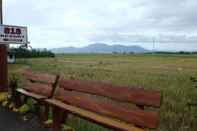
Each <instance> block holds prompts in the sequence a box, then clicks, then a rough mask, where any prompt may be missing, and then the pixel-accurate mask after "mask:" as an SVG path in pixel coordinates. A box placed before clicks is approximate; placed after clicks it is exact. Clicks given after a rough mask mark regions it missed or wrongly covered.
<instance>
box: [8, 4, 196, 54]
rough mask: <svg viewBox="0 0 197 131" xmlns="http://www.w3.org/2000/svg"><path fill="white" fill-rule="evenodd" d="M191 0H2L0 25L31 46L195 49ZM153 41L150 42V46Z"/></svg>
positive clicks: (194, 24) (194, 21)
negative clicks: (24, 33)
mask: <svg viewBox="0 0 197 131" xmlns="http://www.w3.org/2000/svg"><path fill="white" fill-rule="evenodd" d="M196 12H197V1H196V0H40V1H36V0H4V24H7V25H21V26H27V27H28V37H29V41H30V43H31V45H32V46H33V47H34V48H48V49H49V48H58V47H69V46H74V47H81V46H86V45H89V44H93V43H106V44H109V45H114V44H122V45H140V46H142V47H144V48H147V49H155V50H186V51H197V15H196ZM153 41H155V46H153Z"/></svg>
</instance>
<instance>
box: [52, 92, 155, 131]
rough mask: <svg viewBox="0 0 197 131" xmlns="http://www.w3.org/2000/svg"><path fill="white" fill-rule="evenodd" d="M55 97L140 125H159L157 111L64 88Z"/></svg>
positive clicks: (151, 126) (147, 126) (153, 126)
mask: <svg viewBox="0 0 197 131" xmlns="http://www.w3.org/2000/svg"><path fill="white" fill-rule="evenodd" d="M55 98H56V99H58V100H61V101H63V102H65V103H67V104H70V105H73V106H76V107H80V108H82V109H86V110H89V111H92V112H96V113H98V114H101V115H105V116H108V117H113V118H116V119H119V120H122V121H125V122H128V123H132V124H134V125H137V126H140V127H145V128H156V127H157V126H158V114H157V113H156V112H150V111H143V110H140V109H129V108H127V107H123V106H122V105H118V104H117V103H114V102H113V101H107V100H103V99H97V98H95V97H91V96H87V95H82V94H81V93H77V92H73V91H66V90H63V89H59V91H57V93H56V95H55Z"/></svg>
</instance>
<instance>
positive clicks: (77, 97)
mask: <svg viewBox="0 0 197 131" xmlns="http://www.w3.org/2000/svg"><path fill="white" fill-rule="evenodd" d="M46 102H47V103H49V104H50V105H52V106H53V107H54V110H53V114H54V116H53V121H54V123H53V131H60V125H61V122H62V120H64V119H66V116H67V115H68V113H72V114H74V115H77V116H80V117H82V118H85V119H87V120H90V121H92V122H95V123H97V124H100V125H103V126H105V127H108V128H110V129H114V130H121V131H144V130H146V129H156V128H157V127H158V124H159V114H158V109H156V108H159V107H160V105H161V94H160V92H158V91H147V90H144V89H142V88H132V87H126V86H115V85H111V84H106V83H98V82H87V81H79V80H64V79H62V80H60V83H59V87H58V88H57V89H56V93H55V94H54V96H53V98H52V99H46ZM63 114H64V115H63Z"/></svg>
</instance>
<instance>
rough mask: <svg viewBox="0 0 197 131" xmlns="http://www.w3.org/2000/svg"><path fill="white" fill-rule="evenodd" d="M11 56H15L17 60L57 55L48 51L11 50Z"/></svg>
mask: <svg viewBox="0 0 197 131" xmlns="http://www.w3.org/2000/svg"><path fill="white" fill-rule="evenodd" d="M9 54H12V55H15V57H16V58H39V57H55V54H54V53H53V52H51V51H49V50H47V49H43V50H38V49H32V50H28V49H26V48H10V50H9Z"/></svg>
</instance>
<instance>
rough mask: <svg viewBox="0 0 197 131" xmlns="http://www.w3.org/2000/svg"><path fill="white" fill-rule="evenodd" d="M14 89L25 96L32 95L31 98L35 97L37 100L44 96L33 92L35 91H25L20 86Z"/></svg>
mask: <svg viewBox="0 0 197 131" xmlns="http://www.w3.org/2000/svg"><path fill="white" fill-rule="evenodd" d="M16 91H17V92H19V93H21V94H23V95H26V96H29V97H32V98H35V99H38V100H39V99H44V98H46V96H42V95H38V94H35V93H32V92H29V91H26V90H24V89H22V88H18V89H17V90H16Z"/></svg>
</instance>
